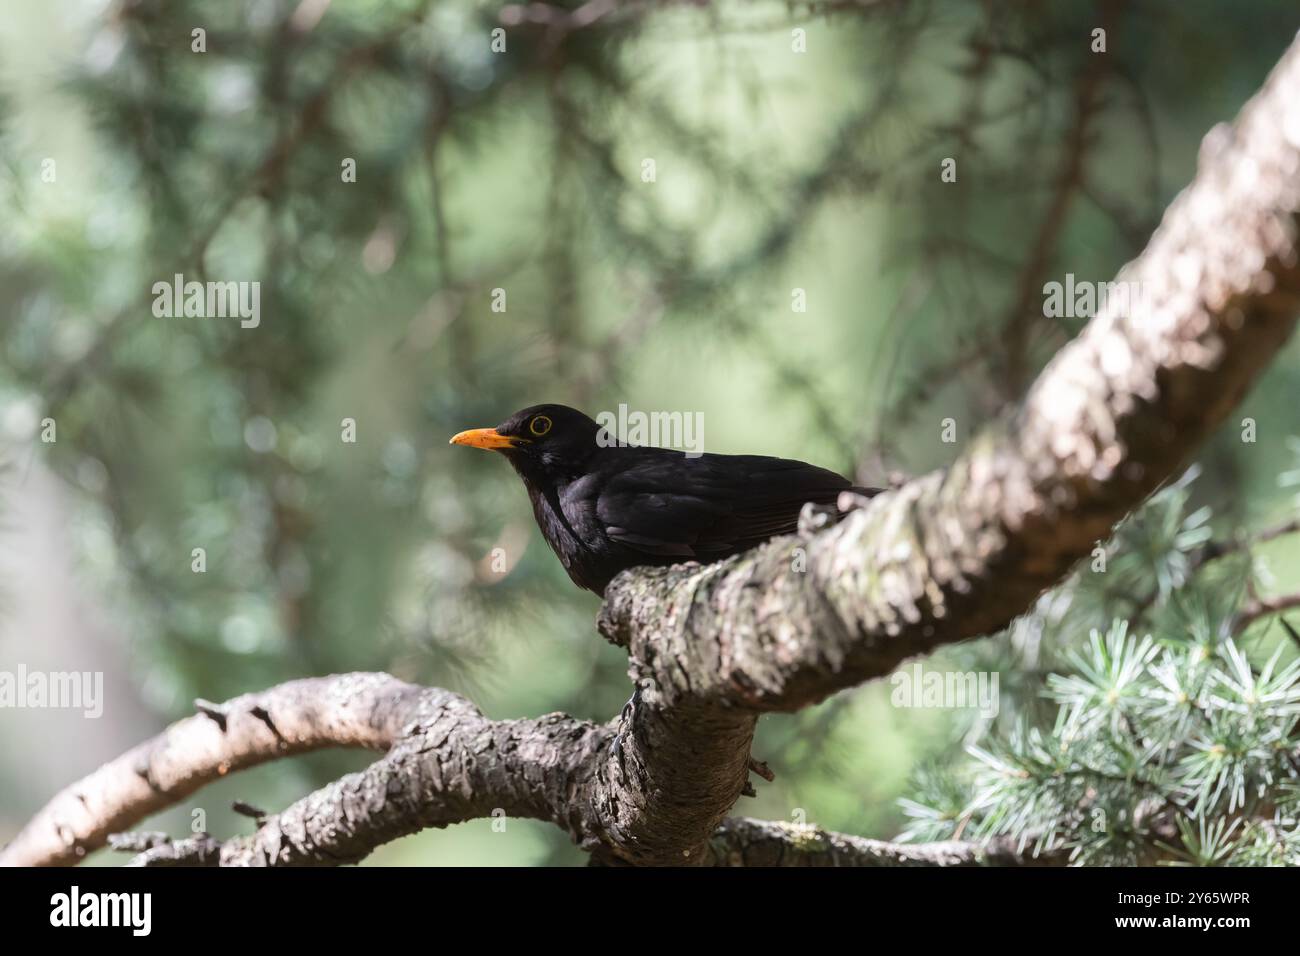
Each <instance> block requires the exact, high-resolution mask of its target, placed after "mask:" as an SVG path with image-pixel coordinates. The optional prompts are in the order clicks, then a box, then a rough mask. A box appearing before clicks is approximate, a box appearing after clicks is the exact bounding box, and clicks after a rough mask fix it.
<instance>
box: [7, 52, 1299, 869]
mask: <svg viewBox="0 0 1300 956" xmlns="http://www.w3.org/2000/svg"><path fill="white" fill-rule="evenodd" d="M1298 215H1300V44H1293V45H1292V47H1291V49H1290V50H1289V51H1288V52H1287V54H1286V55H1285V56H1284V57H1283V59H1282V61H1281V63H1280V64H1279V65H1278V67H1277V68H1276V69H1275V70H1274V72H1273V74H1272V75H1271V76H1270V77H1269V79H1268V81H1267V83H1266V85H1265V87H1264V88H1263V90H1261V92H1260V93H1259V94H1258V95H1257V96H1256V97H1254V98H1253V99H1252V100H1251V102H1250V103H1248V104H1247V105H1246V107H1245V108H1244V109H1243V110H1242V112H1241V114H1240V116H1239V117H1238V119H1237V122H1236V124H1235V125H1234V126H1233V127H1232V128H1228V127H1226V126H1224V127H1220V128H1217V129H1216V130H1214V131H1212V132H1211V133H1210V135H1209V136H1208V137H1206V140H1205V144H1204V146H1203V149H1202V155H1201V164H1200V169H1199V171H1198V174H1197V176H1196V179H1195V181H1194V182H1193V183H1192V184H1191V186H1189V187H1188V188H1187V189H1186V190H1185V191H1184V192H1183V193H1182V194H1181V195H1180V196H1179V197H1178V198H1177V200H1176V201H1175V202H1174V203H1173V204H1172V205H1171V206H1170V208H1169V209H1168V211H1167V212H1166V214H1165V217H1164V221H1163V222H1162V224H1161V226H1160V228H1159V229H1158V230H1157V232H1156V233H1155V235H1154V236H1153V237H1152V239H1151V242H1150V244H1149V245H1148V247H1147V248H1146V250H1145V251H1144V252H1143V253H1142V255H1141V256H1139V257H1138V259H1136V260H1135V261H1134V262H1132V263H1130V264H1129V265H1128V266H1127V267H1126V268H1125V269H1124V270H1123V271H1122V272H1121V274H1120V276H1119V280H1120V281H1126V282H1137V283H1139V284H1140V286H1141V288H1142V289H1143V291H1144V292H1145V295H1144V297H1143V298H1142V300H1141V301H1140V302H1139V303H1138V304H1137V305H1136V306H1134V307H1133V308H1131V309H1129V310H1127V311H1126V312H1125V313H1123V314H1121V313H1120V312H1119V311H1118V309H1117V308H1116V307H1115V306H1114V301H1113V300H1112V303H1111V307H1110V308H1109V309H1107V310H1103V311H1102V312H1101V313H1100V314H1099V315H1097V316H1096V317H1095V318H1094V319H1093V320H1092V321H1091V322H1090V323H1089V324H1088V326H1087V328H1086V329H1085V331H1084V332H1083V334H1082V335H1081V336H1080V337H1079V338H1078V339H1077V340H1075V341H1074V342H1072V343H1071V344H1070V345H1068V346H1067V347H1066V348H1064V349H1063V350H1062V351H1061V352H1060V353H1059V354H1058V355H1057V356H1056V358H1055V359H1054V360H1053V361H1052V362H1051V364H1050V365H1049V366H1048V367H1047V368H1046V369H1045V370H1044V371H1043V373H1042V374H1041V375H1040V376H1039V378H1038V380H1037V381H1036V382H1035V384H1034V386H1033V387H1032V388H1031V390H1030V392H1029V394H1028V396H1027V397H1026V398H1025V400H1024V402H1023V403H1022V404H1021V405H1020V406H1019V407H1018V408H1016V409H1014V410H1013V411H1011V412H1009V413H1008V414H1007V415H1006V416H1004V417H1003V418H1002V419H1001V420H999V421H998V422H996V423H995V424H994V425H992V426H991V427H989V428H987V429H986V430H984V431H983V432H981V433H980V434H979V435H978V436H976V438H975V439H973V440H972V442H971V443H970V445H969V446H968V447H967V448H966V450H965V451H964V452H963V453H962V455H961V456H960V457H959V458H958V459H957V460H956V461H955V462H954V463H953V465H952V466H951V467H949V468H947V469H945V470H943V471H938V472H935V473H933V474H930V475H926V476H923V477H921V478H917V479H915V480H912V481H910V482H908V483H906V484H905V485H903V486H902V487H901V488H898V489H896V490H893V491H890V492H887V493H884V494H881V495H879V496H877V497H876V498H873V499H871V500H870V501H861V500H853V499H850V500H848V501H846V502H845V504H846V505H847V506H849V507H850V508H851V513H849V514H848V516H847V517H846V518H845V519H844V520H843V521H842V522H841V523H840V524H838V525H836V526H835V527H831V528H823V529H820V530H818V529H815V528H814V527H812V526H811V525H810V526H809V527H807V528H806V529H805V530H803V531H801V533H800V534H799V535H797V536H792V537H787V538H782V539H778V540H775V541H772V542H770V543H769V544H767V545H765V546H763V547H761V548H758V549H756V550H755V551H753V552H750V553H748V554H745V555H742V556H740V557H738V558H734V559H731V560H729V561H727V562H724V563H721V564H718V565H714V566H710V567H699V566H681V567H676V568H666V569H656V570H645V569H642V570H637V571H632V572H625V573H624V574H623V575H621V576H620V577H618V578H616V579H615V581H614V582H613V583H612V584H611V586H610V588H609V590H608V592H607V594H606V601H605V606H604V608H603V610H602V614H601V618H600V628H601V630H602V632H603V633H604V634H605V635H606V636H607V637H608V638H609V639H610V640H612V641H614V642H615V643H616V644H618V645H620V646H622V647H624V648H626V649H627V651H628V653H629V657H630V662H631V663H630V671H631V675H632V677H633V679H634V681H635V682H636V684H637V688H638V690H637V693H636V694H635V695H634V697H633V699H632V701H630V702H629V705H628V706H627V707H626V708H625V709H624V712H623V714H622V715H621V716H620V717H619V718H618V719H616V720H615V721H613V722H611V723H610V724H607V725H603V726H601V725H594V724H589V723H586V722H583V721H577V720H574V719H572V718H569V717H564V716H562V715H550V716H547V717H542V718H538V719H536V720H522V721H500V722H495V721H490V720H488V719H487V718H485V717H483V715H482V714H480V713H479V712H478V711H477V710H476V709H475V708H474V707H473V706H472V705H471V704H469V702H468V701H465V700H464V699H463V698H459V697H456V696H455V695H453V694H449V693H447V692H445V691H439V690H426V689H420V688H413V687H410V686H409V685H403V684H400V683H398V682H396V681H393V680H392V678H387V677H384V676H382V675H348V676H346V677H343V678H331V679H326V680H325V681H324V682H323V683H318V684H315V685H313V683H312V682H298V683H296V684H291V685H285V687H282V688H277V689H274V690H272V691H268V692H266V693H265V694H263V695H256V694H254V695H249V696H248V697H245V698H240V699H239V700H237V701H234V702H232V703H231V704H230V705H228V706H227V707H226V708H222V709H211V708H209V710H210V716H209V715H204V716H200V717H195V718H189V719H188V720H186V721H182V722H181V723H179V724H177V725H174V726H173V727H172V728H171V729H170V730H168V731H167V732H166V733H165V734H163V735H162V737H160V738H158V740H157V741H155V742H153V743H150V744H146V745H144V746H143V747H141V748H137V750H135V751H132V752H131V753H129V754H127V755H126V756H125V757H123V758H120V759H119V760H117V761H114V762H112V763H110V764H108V765H106V766H105V767H104V768H101V769H100V770H99V771H96V773H95V774H92V775H91V776H90V777H88V778H86V779H85V780H83V781H82V782H80V783H79V784H76V785H74V786H73V787H71V788H69V789H68V790H66V791H64V792H63V793H62V794H60V795H59V796H58V797H56V798H55V800H54V801H53V802H52V803H51V804H50V805H49V806H48V807H46V808H45V809H44V810H43V811H41V813H40V814H38V816H37V817H36V818H35V819H34V820H33V821H32V822H31V823H30V824H29V825H28V827H27V828H26V829H24V830H23V832H22V833H20V834H19V836H18V837H17V838H16V839H15V841H14V842H13V843H12V844H11V845H10V846H9V847H7V848H6V849H5V850H4V851H3V852H0V862H7V863H50V862H71V861H73V860H75V859H76V858H78V857H79V855H81V854H82V853H84V852H85V851H86V850H87V849H89V848H91V847H93V846H98V845H101V844H102V843H103V842H104V840H105V839H106V837H107V835H108V834H109V833H110V832H112V831H114V830H117V829H122V828H125V827H127V826H130V825H132V824H133V823H135V822H136V821H138V820H139V819H141V818H143V817H144V816H146V815H148V814H149V813H152V812H154V811H156V810H158V809H161V808H162V807H163V806H166V805H167V804H169V803H171V802H174V801H175V800H177V799H180V798H181V797H183V796H184V795H185V794H188V793H189V792H192V791H193V790H194V789H195V788H197V787H198V786H200V785H202V784H203V783H205V782H207V781H208V780H211V779H213V778H214V777H215V776H218V775H220V774H222V773H225V772H229V771H230V770H236V769H240V768H242V767H245V766H250V765H252V764H254V763H257V762H260V761H262V760H266V759H271V758H273V757H276V756H280V755H282V754H286V753H295V752H301V751H303V750H309V749H313V748H314V747H318V746H325V745H328V744H342V745H349V746H366V747H374V748H377V749H387V748H391V750H390V752H389V753H388V754H387V756H385V757H384V758H383V759H381V760H380V761H379V762H377V763H376V764H375V765H373V766H372V767H370V768H369V769H367V770H366V771H363V772H362V773H360V774H354V775H351V776H349V777H346V778H344V779H343V780H340V781H338V782H336V783H334V784H332V785H330V786H329V787H327V788H325V789H324V790H322V791H319V792H318V793H316V794H313V795H311V796H309V797H307V798H304V799H303V800H301V801H299V802H298V803H296V804H294V805H293V806H292V807H290V808H288V809H287V810H286V811H284V812H283V813H281V814H280V815H278V816H276V817H272V818H269V819H267V820H265V821H264V822H263V824H262V826H261V827H259V829H258V831H257V833H256V834H254V835H252V836H250V837H247V838H243V839H237V840H234V841H230V842H228V843H227V844H226V845H224V846H223V847H222V848H221V851H220V852H221V860H222V862H226V863H232V864H237V863H268V864H277V865H283V864H292V863H325V862H344V861H350V860H355V859H358V858H359V857H360V856H362V855H364V853H365V852H368V850H369V849H370V848H373V847H374V846H376V845H378V844H379V843H380V842H383V841H384V840H388V839H392V838H393V837H396V836H398V835H401V834H403V833H409V832H412V831H413V830H415V829H419V828H421V827H426V826H439V825H445V824H447V823H450V822H453V821H456V820H463V819H468V818H469V817H472V816H481V815H486V814H489V813H491V812H492V811H493V810H495V809H498V808H499V809H502V810H504V811H505V812H506V813H507V814H508V815H514V816H533V817H537V818H539V819H549V820H552V821H553V822H555V823H556V824H557V825H559V826H561V827H563V828H564V829H565V830H566V831H567V832H569V833H570V834H571V835H572V836H573V837H574V839H575V840H576V841H577V842H578V843H579V844H580V845H582V846H584V847H586V848H588V849H590V850H592V851H593V853H594V854H595V856H596V858H597V859H598V860H600V861H601V862H630V863H643V864H646V863H681V862H687V863H700V864H703V863H709V862H715V861H717V860H718V859H719V856H718V853H717V850H716V846H717V845H718V844H717V841H718V840H721V841H722V845H723V846H724V847H726V846H738V847H739V849H738V850H736V851H735V852H737V853H738V854H739V858H740V859H742V860H744V859H746V857H747V855H750V854H758V855H759V856H758V857H755V858H756V859H757V858H759V857H762V856H763V855H764V854H768V856H769V857H770V848H771V846H773V845H774V844H773V842H772V841H773V840H775V839H776V836H775V835H774V833H773V831H765V832H766V836H764V832H757V833H756V832H755V831H754V828H752V827H750V828H748V829H746V828H745V827H740V826H732V825H730V824H728V827H727V828H724V829H723V831H722V832H721V834H720V835H719V836H717V837H715V836H714V834H715V830H716V828H717V825H718V824H719V823H720V821H721V820H722V819H723V817H724V816H725V815H726V813H727V812H728V811H729V810H730V808H731V807H732V805H733V804H734V803H735V801H736V799H737V797H738V796H739V795H740V793H741V791H742V789H743V788H744V787H745V785H746V777H747V774H746V771H745V768H746V766H747V762H748V758H749V744H750V741H751V738H752V734H753V728H754V724H755V720H756V718H757V716H758V715H759V714H760V713H763V712H767V711H792V710H797V709H799V708H802V707H806V706H808V705H810V704H812V703H815V702H816V701H819V700H821V699H823V698H825V697H826V696H828V695H830V694H832V693H834V692H836V691H838V690H841V689H843V688H846V687H850V686H853V685H855V684H858V683H860V682H862V681H865V680H869V679H871V678H874V677H879V676H882V675H884V674H887V673H889V672H890V671H891V670H892V669H893V668H894V667H896V666H897V664H898V663H899V662H901V661H902V660H903V659H905V658H907V657H910V656H914V655H917V654H921V653H925V652H927V651H930V650H933V649H934V648H936V647H938V646H940V645H942V644H944V643H947V642H951V641H957V640H962V639H965V638H969V637H974V636H977V635H981V634H986V633H989V632H992V631H995V630H997V629H999V628H1001V627H1002V626H1004V625H1005V624H1007V623H1008V622H1009V621H1010V620H1011V619H1012V618H1013V617H1015V616H1016V615H1017V614H1020V613H1022V612H1023V611H1024V610H1026V609H1027V608H1028V607H1029V606H1030V605H1031V603H1032V602H1033V600H1034V598H1035V597H1036V596H1037V595H1038V594H1039V593H1040V592H1041V591H1042V590H1043V589H1044V588H1046V587H1048V586H1050V585H1052V584H1053V583H1055V582H1057V581H1059V580H1060V579H1061V578H1062V577H1063V576H1064V575H1065V573H1066V572H1067V571H1068V570H1069V568H1070V567H1071V565H1072V564H1073V563H1074V562H1075V561H1077V560H1078V559H1079V558H1080V557H1082V556H1083V555H1085V554H1087V553H1088V551H1089V550H1090V549H1091V548H1092V547H1093V545H1094V544H1095V543H1096V542H1097V541H1098V540H1099V539H1102V538H1104V537H1105V536H1106V535H1107V533H1108V532H1109V530H1110V528H1111V527H1112V526H1113V525H1114V523H1115V522H1116V521H1117V520H1119V519H1120V518H1122V517H1123V516H1124V514H1126V513H1127V512H1128V511H1130V510H1131V509H1132V508H1134V507H1135V506H1136V505H1137V504H1139V503H1140V502H1141V501H1142V499H1143V498H1144V497H1145V496H1146V495H1147V494H1148V493H1149V492H1150V491H1152V490H1153V489H1154V488H1155V487H1156V486H1157V485H1158V484H1159V483H1160V482H1162V481H1164V480H1165V479H1167V478H1168V477H1169V476H1170V475H1172V474H1174V473H1175V472H1176V471H1177V469H1178V468H1179V466H1180V465H1181V464H1182V463H1183V462H1184V461H1185V460H1186V458H1187V457H1188V456H1189V455H1190V454H1191V453H1192V451H1194V450H1195V448H1196V447H1197V445H1198V444H1199V443H1200V441H1201V440H1202V439H1203V438H1204V437H1205V435H1206V434H1207V433H1208V432H1209V430H1210V429H1211V428H1213V427H1214V426H1215V425H1216V424H1217V423H1219V422H1220V421H1222V420H1223V418H1224V416H1225V415H1226V414H1227V413H1228V411H1229V410H1230V409H1231V408H1232V407H1233V406H1234V405H1235V404H1236V403H1237V402H1238V401H1239V400H1240V399H1241V397H1242V395H1243V394H1244V392H1245V391H1246V389H1247V388H1248V387H1249V385H1250V383H1251V382H1252V380H1253V379H1254V378H1255V377H1256V375H1257V374H1258V373H1259V372H1260V370H1261V369H1262V368H1263V367H1264V366H1265V365H1266V363H1267V362H1268V361H1269V360H1270V358H1271V357H1272V356H1273V355H1274V354H1275V353H1276V351H1277V350H1278V349H1279V348H1280V347H1281V345H1282V343H1283V342H1284V341H1285V340H1286V338H1287V336H1288V335H1289V334H1290V332H1291V331H1292V328H1293V326H1294V322H1295V315H1296V312H1297V310H1298V309H1300V265H1298V259H1297V253H1296V231H1297V224H1298V220H1297V216H1298ZM289 705H292V706H289ZM403 728H405V729H404V730H403ZM760 829H761V828H760ZM728 841H730V842H728ZM830 842H831V848H830V849H829V850H826V851H825V852H822V851H818V852H817V853H813V854H812V856H814V857H826V856H827V855H829V856H830V857H831V858H834V859H848V857H849V856H850V855H851V852H852V853H856V854H857V855H858V856H859V857H869V856H871V854H872V852H873V851H872V850H871V849H870V844H869V843H863V842H862V841H852V840H849V839H848V838H844V841H842V846H841V845H840V844H837V843H836V842H835V840H833V839H832V840H831V841H830ZM764 847H767V848H769V849H763V848H764ZM746 848H748V849H746ZM877 849H879V848H877ZM783 852H786V851H783ZM935 852H936V853H937V854H938V857H939V858H940V859H941V860H943V861H951V860H954V859H959V858H960V853H957V851H953V852H954V853H957V855H956V856H952V857H950V856H948V855H946V853H947V851H935ZM984 852H985V853H986V854H987V851H984ZM731 853H732V851H731V850H727V851H726V858H727V859H731V858H732V857H731V855H730V854H731ZM880 855H882V854H881V853H877V856H880ZM883 855H888V853H887V852H886V853H884V854H883ZM795 856H799V854H798V853H794V854H793V855H791V856H790V858H791V859H793V858H795ZM808 856H809V854H807V853H804V854H802V856H800V858H807V857H808Z"/></svg>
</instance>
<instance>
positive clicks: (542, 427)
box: [528, 415, 551, 438]
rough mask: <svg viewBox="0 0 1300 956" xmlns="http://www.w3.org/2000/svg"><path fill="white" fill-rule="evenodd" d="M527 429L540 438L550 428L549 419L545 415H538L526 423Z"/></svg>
mask: <svg viewBox="0 0 1300 956" xmlns="http://www.w3.org/2000/svg"><path fill="white" fill-rule="evenodd" d="M528 430H529V431H530V432H532V433H533V434H534V435H536V436H537V437H538V438H541V437H542V436H543V435H545V434H546V433H547V432H549V431H550V430H551V420H550V419H549V418H547V417H546V416H545V415H538V416H537V417H536V418H534V419H533V420H532V421H531V422H529V423H528Z"/></svg>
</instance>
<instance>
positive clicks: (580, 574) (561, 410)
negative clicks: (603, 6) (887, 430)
mask: <svg viewBox="0 0 1300 956" xmlns="http://www.w3.org/2000/svg"><path fill="white" fill-rule="evenodd" d="M451 443H452V444H453V445H468V446H470V447H471V448H488V449H492V450H495V451H499V452H501V453H502V454H504V455H505V456H506V458H508V459H509V460H510V464H512V465H514V467H515V471H517V472H518V473H519V477H520V478H522V479H523V480H524V487H525V488H526V489H527V490H528V497H529V498H530V499H532V502H533V514H534V515H536V517H537V524H538V526H539V527H540V528H541V529H542V535H543V536H544V537H545V538H546V541H547V543H548V544H549V545H550V546H551V549H552V550H553V551H555V553H556V554H557V555H558V556H559V558H560V561H561V562H562V563H563V564H564V569H565V570H566V571H568V572H569V577H570V578H572V579H573V583H574V584H576V585H578V587H580V588H586V589H587V590H589V591H594V592H596V593H597V594H604V592H605V586H606V585H608V584H609V582H610V580H611V579H612V578H613V577H614V575H616V574H618V572H620V571H622V570H624V569H626V568H634V567H639V566H642V565H666V564H680V563H682V562H685V561H699V562H702V563H710V562H713V561H720V560H722V559H723V558H726V557H730V556H731V555H733V554H739V553H740V552H742V551H746V550H748V549H750V548H752V547H754V546H755V545H759V544H762V543H763V542H764V541H767V540H768V539H769V538H773V537H776V536H777V535H782V534H789V533H791V532H793V531H794V530H795V529H796V527H797V526H798V522H799V512H800V510H801V509H802V508H803V505H804V504H805V503H806V502H810V501H811V502H815V503H817V504H821V505H830V504H834V503H835V501H836V499H837V498H838V497H839V495H840V493H841V492H843V491H854V492H857V493H858V494H862V495H868V496H869V495H874V494H876V493H877V492H878V491H879V489H874V488H859V487H856V486H854V485H853V484H852V483H851V482H849V481H848V480H847V479H845V478H842V477H841V476H839V475H837V474H836V473H835V472H833V471H827V470H826V469H824V468H818V467H816V466H815V465H809V464H805V463H804V462H802V461H790V460H788V459H785V458H769V457H766V456H763V455H710V454H705V455H699V456H697V457H689V456H687V455H686V454H685V453H683V452H680V451H671V450H669V449H666V448H649V447H638V446H628V445H620V444H618V443H617V441H616V439H615V437H614V436H611V435H610V434H609V433H608V432H607V431H605V430H604V429H602V428H601V426H600V425H598V424H596V423H595V422H594V421H592V420H591V419H590V418H588V417H587V416H586V415H584V414H582V412H579V411H577V410H575V409H572V408H568V407H566V406H564V405H534V406H532V407H531V408H525V409H524V410H523V411H521V412H516V413H515V414H513V415H511V416H510V417H509V418H508V419H506V420H505V422H503V423H502V424H500V425H498V426H497V427H496V428H475V429H472V430H470V431H463V432H461V433H460V434H458V435H456V436H455V437H454V438H452V439H451Z"/></svg>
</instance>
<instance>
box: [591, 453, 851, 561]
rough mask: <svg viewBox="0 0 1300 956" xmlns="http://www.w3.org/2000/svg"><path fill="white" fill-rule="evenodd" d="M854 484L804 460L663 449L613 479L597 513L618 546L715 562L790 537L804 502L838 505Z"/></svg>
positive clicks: (603, 491)
mask: <svg viewBox="0 0 1300 956" xmlns="http://www.w3.org/2000/svg"><path fill="white" fill-rule="evenodd" d="M647 451H650V450H647ZM655 451H657V449H656V450H655ZM849 487H850V485H849V482H848V481H847V480H845V479H844V478H842V477H841V476H840V475H837V474H835V473H834V472H832V471H827V470H826V469H824V468H817V467H815V466H813V465H809V464H805V463H804V462H801V461H790V460H787V459H783V458H768V457H763V456H758V455H703V456H701V457H698V458H687V457H686V456H684V455H683V454H681V453H680V452H663V453H661V454H656V455H650V454H647V455H645V456H644V457H640V458H638V460H636V461H635V462H633V463H631V465H630V466H629V467H625V468H622V469H620V470H618V471H617V472H615V473H613V474H611V475H609V476H608V478H607V479H606V480H605V481H604V482H603V483H602V486H601V488H600V491H599V493H598V494H597V496H596V516H597V518H598V520H599V521H600V522H601V524H602V525H603V526H604V531H605V534H606V535H607V536H608V537H609V538H610V539H611V540H612V541H615V542H617V543H618V544H620V545H622V546H624V547H626V548H629V549H631V550H633V551H638V552H642V553H644V554H649V555H657V556H661V557H681V558H683V559H689V558H698V559H700V560H702V561H713V560H717V559H719V558H721V557H724V556H726V555H729V554H734V553H736V552H738V551H744V550H746V549H748V548H751V547H753V546H754V545H756V544H760V543H761V542H763V541H766V540H767V539H768V538H772V537H775V536H776V535H780V534H789V533H790V532H792V531H794V530H795V528H796V526H797V525H798V521H799V511H800V509H801V508H802V507H803V505H804V503H805V502H808V501H815V502H819V503H830V502H833V501H834V500H835V499H836V497H837V496H838V495H839V493H840V492H841V491H844V490H846V489H848V488H849Z"/></svg>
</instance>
